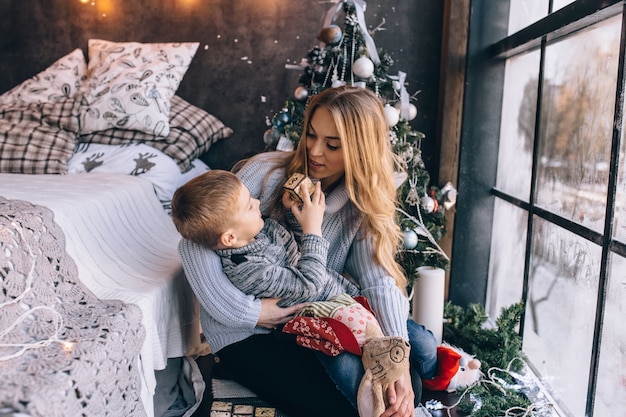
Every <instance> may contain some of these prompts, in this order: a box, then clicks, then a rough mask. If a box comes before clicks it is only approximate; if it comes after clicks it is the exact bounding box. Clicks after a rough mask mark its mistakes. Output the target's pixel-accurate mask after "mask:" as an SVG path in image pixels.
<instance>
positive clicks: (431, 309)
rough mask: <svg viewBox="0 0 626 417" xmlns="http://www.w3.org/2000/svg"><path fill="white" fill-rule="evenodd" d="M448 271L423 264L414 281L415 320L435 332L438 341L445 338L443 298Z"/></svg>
mask: <svg viewBox="0 0 626 417" xmlns="http://www.w3.org/2000/svg"><path fill="white" fill-rule="evenodd" d="M445 284H446V272H445V271H444V270H443V269H441V268H434V267H431V266H421V267H419V268H417V278H416V279H415V282H414V283H413V320H415V322H417V323H419V324H421V325H422V326H424V327H426V328H427V329H428V330H430V331H431V332H433V335H435V338H436V339H437V343H439V344H441V342H442V338H443V304H444V301H443V298H444V292H445Z"/></svg>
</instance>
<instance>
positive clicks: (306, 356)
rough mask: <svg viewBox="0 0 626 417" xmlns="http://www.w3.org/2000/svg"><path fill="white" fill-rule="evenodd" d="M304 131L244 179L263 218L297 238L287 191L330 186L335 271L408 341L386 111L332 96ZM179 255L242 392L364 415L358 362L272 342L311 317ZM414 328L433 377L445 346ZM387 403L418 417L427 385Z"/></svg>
mask: <svg viewBox="0 0 626 417" xmlns="http://www.w3.org/2000/svg"><path fill="white" fill-rule="evenodd" d="M303 126H304V131H303V135H302V139H301V141H300V144H299V146H298V148H297V149H296V150H295V151H294V152H291V153H282V152H271V153H264V154H259V155H256V156H255V157H253V158H251V159H250V160H248V161H245V164H244V165H243V166H242V167H241V168H240V169H239V171H238V173H237V175H238V176H239V177H240V178H241V180H242V181H243V182H244V184H245V185H246V186H247V187H248V189H249V190H250V194H251V195H252V196H253V197H254V198H258V199H259V200H260V201H261V211H262V212H263V214H265V215H269V216H271V217H273V218H275V219H277V220H279V221H280V222H282V223H283V224H285V226H287V227H288V228H289V229H290V230H292V231H293V232H294V233H295V234H296V235H298V233H299V232H300V231H301V230H300V226H299V225H298V222H297V221H296V220H295V218H294V217H293V214H292V213H291V210H290V209H291V206H292V205H293V204H295V203H294V202H293V201H291V200H290V199H289V197H288V194H287V193H284V192H283V191H282V185H283V184H284V182H285V181H286V180H287V178H288V177H289V176H290V175H291V174H293V173H295V172H301V173H305V174H307V175H309V176H310V177H311V178H313V179H317V180H319V181H320V182H321V186H322V190H323V191H324V193H325V194H326V211H325V213H324V222H323V224H322V232H323V235H324V237H325V238H326V239H327V240H328V241H329V242H330V248H329V251H328V253H329V256H328V261H327V267H328V268H331V269H334V270H335V271H337V272H339V273H345V274H347V275H349V276H350V277H351V278H352V279H353V280H354V281H355V282H356V283H357V284H358V285H359V286H360V288H361V294H362V295H364V296H366V297H367V298H368V300H369V302H370V304H371V306H372V308H373V310H374V311H375V313H376V315H377V319H378V320H379V323H380V325H381V327H382V329H383V332H384V333H385V335H387V336H402V337H404V338H405V339H407V340H408V339H409V331H408V329H407V318H408V316H409V303H408V300H407V297H406V291H405V286H406V278H405V276H404V274H403V272H402V269H401V268H400V266H399V265H398V264H397V262H396V261H395V256H396V254H397V251H398V249H399V245H400V242H401V232H400V229H399V227H398V225H397V224H396V221H395V215H396V214H395V208H396V188H395V185H394V181H393V172H394V169H395V168H397V165H396V160H395V155H394V154H393V152H392V151H391V148H390V145H389V140H388V126H387V123H386V119H385V116H384V112H383V108H382V104H381V102H380V99H379V98H378V97H377V96H376V95H375V94H374V93H372V92H371V91H369V90H366V89H362V88H351V87H341V88H337V89H327V90H324V91H323V92H321V93H319V94H317V95H315V96H314V97H313V98H312V99H311V101H310V103H309V104H308V106H307V110H306V112H305V116H304V125H303ZM179 249H180V253H181V256H182V259H183V265H184V268H185V273H186V275H187V279H188V281H189V282H190V284H191V286H192V288H193V290H194V292H195V293H196V295H197V297H198V299H199V301H200V304H201V307H202V311H201V320H202V327H203V331H204V333H205V336H206V338H207V340H208V342H209V344H210V345H211V346H212V348H213V350H214V351H215V352H216V353H217V354H218V356H219V357H220V359H221V361H222V362H223V363H224V365H226V366H227V367H228V368H229V370H231V371H232V372H233V374H234V378H235V379H236V380H237V381H238V382H240V383H241V384H243V385H245V386H247V387H248V388H250V389H252V390H253V391H255V392H256V393H257V394H259V395H260V396H261V397H263V398H266V399H268V400H270V401H272V402H273V403H274V404H275V405H277V406H278V407H279V408H281V409H283V410H284V411H286V412H287V413H290V414H292V415H293V416H294V417H301V416H307V417H309V416H324V417H328V416H334V415H336V416H342V417H345V416H356V415H357V411H356V408H355V403H356V390H357V388H358V384H359V382H360V377H361V376H362V374H363V370H362V365H361V363H360V358H359V357H358V356H355V355H352V354H349V353H343V354H341V355H339V356H336V357H330V356H325V355H323V354H321V353H319V352H315V351H312V350H309V349H306V348H302V347H300V346H297V345H296V344H295V343H294V342H293V340H292V339H288V338H285V337H283V336H282V334H281V332H280V331H275V332H273V331H272V329H275V328H276V327H277V326H280V325H281V324H283V323H285V322H287V321H288V320H289V319H290V318H291V317H292V316H293V315H294V314H295V313H296V311H298V310H299V309H300V308H301V307H302V305H295V306H291V307H287V308H280V307H278V305H277V302H278V299H261V300H260V299H255V298H254V297H252V296H246V295H244V294H243V293H241V292H240V291H238V290H237V289H236V288H235V287H234V286H233V284H232V283H231V282H230V281H229V280H228V279H227V278H226V276H225V275H224V274H223V272H222V271H221V264H220V260H219V259H218V258H217V255H215V254H214V253H212V252H211V251H210V250H209V249H206V248H203V247H200V246H198V245H196V244H193V243H192V242H190V241H187V240H184V239H183V240H182V241H181V244H180V248H179ZM408 322H409V326H411V332H410V333H411V360H412V362H417V363H419V364H421V365H422V369H418V370H417V371H419V372H420V373H421V375H422V376H423V377H429V376H431V375H432V372H434V367H435V362H436V356H435V355H436V353H435V352H436V342H435V339H434V337H433V336H432V334H431V333H430V332H428V331H427V330H426V329H424V328H423V327H421V326H418V325H416V324H415V323H414V322H412V321H410V320H409V321H408ZM412 371H413V370H412ZM340 392H341V393H343V394H344V395H341V394H340ZM387 394H388V398H389V403H390V405H389V407H388V408H387V409H386V410H385V412H384V413H383V415H382V416H383V417H388V416H403V417H408V416H412V415H413V410H414V406H415V400H417V401H418V402H419V396H420V394H421V381H420V378H419V375H417V374H416V373H414V372H413V378H411V374H410V373H409V372H406V374H404V375H403V376H402V377H401V378H400V379H399V380H398V381H397V382H396V383H395V384H394V385H393V386H391V387H390V388H389V390H388V393H387ZM416 396H417V397H418V398H416Z"/></svg>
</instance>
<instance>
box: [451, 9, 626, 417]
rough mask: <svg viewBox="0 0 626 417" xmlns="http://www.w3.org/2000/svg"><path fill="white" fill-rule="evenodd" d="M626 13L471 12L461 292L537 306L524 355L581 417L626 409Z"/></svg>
mask: <svg viewBox="0 0 626 417" xmlns="http://www.w3.org/2000/svg"><path fill="white" fill-rule="evenodd" d="M624 10H625V8H624V2H623V1H607V0H604V1H602V0H578V1H567V0H552V1H548V0H545V1H542V0H526V1H524V0H510V1H502V2H498V3H493V2H491V1H489V0H483V1H479V0H474V1H473V2H472V10H471V14H470V33H469V41H468V61H467V73H466V89H465V99H464V111H463V127H462V133H461V148H460V158H459V183H458V189H459V198H458V201H457V212H456V215H455V226H454V234H455V235H454V247H453V253H452V268H451V282H450V298H451V300H452V301H453V302H455V303H459V304H468V303H472V302H479V303H484V305H485V306H486V309H487V312H488V313H489V315H490V316H491V317H496V316H498V314H499V312H500V310H501V309H502V308H503V307H505V306H508V305H510V304H512V303H515V302H518V301H520V300H522V301H524V303H525V308H526V310H525V316H524V319H523V323H522V329H521V333H522V337H523V350H524V353H525V354H526V355H527V356H528V358H529V362H530V365H531V367H532V368H533V369H534V371H535V372H536V373H537V375H538V376H539V377H540V378H541V379H542V381H543V383H544V384H545V385H546V386H547V387H548V388H549V389H550V391H551V392H552V394H553V396H554V398H555V399H556V400H557V401H558V406H559V408H560V409H561V410H562V412H563V413H564V414H565V415H567V416H581V417H582V416H607V415H615V411H616V410H621V411H620V412H623V410H624V409H625V408H626V365H625V364H626V327H625V326H624V324H623V321H624V320H625V319H626V168H625V167H624V165H625V163H626V161H624V158H626V156H625V154H626V144H625V143H626V141H625V140H624V138H623V131H624V126H623V121H624V117H623V114H624V111H625V108H624V45H625V44H626V40H625V39H624V33H626V30H625V29H624V23H625V22H624V19H625V16H626V13H625V11H624ZM502 22H507V23H506V24H503V23H502Z"/></svg>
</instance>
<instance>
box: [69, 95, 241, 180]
mask: <svg viewBox="0 0 626 417" xmlns="http://www.w3.org/2000/svg"><path fill="white" fill-rule="evenodd" d="M232 134H233V130H232V129H231V128H229V127H227V126H225V125H224V123H222V121H221V120H219V119H218V118H217V117H215V116H213V115H211V114H209V113H207V112H206V111H204V110H202V109H201V108H199V107H196V106H194V105H193V104H190V103H188V102H187V101H185V100H183V99H182V98H180V97H178V96H174V97H172V100H171V108H170V133H169V135H168V136H167V137H166V138H162V137H157V136H154V135H150V134H147V133H145V132H141V131H138V130H126V129H107V130H102V131H99V132H93V133H89V134H85V135H80V137H79V138H78V140H79V142H85V143H101V144H105V145H122V144H126V143H146V144H148V145H150V146H152V147H153V148H156V149H158V150H160V151H161V152H163V153H164V154H166V155H168V156H170V157H171V158H173V159H174V160H175V161H176V163H177V164H178V167H179V168H180V170H181V172H186V171H188V170H189V169H190V168H191V162H192V161H193V160H194V159H196V158H198V157H199V156H200V155H202V154H203V153H205V152H207V151H208V150H209V148H210V147H211V145H213V144H214V143H215V142H217V141H218V140H220V139H225V138H228V137H230V136H231V135H232Z"/></svg>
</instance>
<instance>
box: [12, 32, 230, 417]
mask: <svg viewBox="0 0 626 417" xmlns="http://www.w3.org/2000/svg"><path fill="white" fill-rule="evenodd" d="M197 48H198V43H194V42H187V43H184V42H183V43H180V42H179V43H156V44H151V43H137V42H109V41H105V40H99V39H93V40H90V41H89V44H88V58H89V59H86V57H85V55H84V54H83V52H82V50H81V49H76V50H74V51H72V52H71V53H69V54H67V55H65V56H63V57H61V58H59V59H58V60H57V61H56V62H55V63H54V64H52V65H51V66H50V67H48V68H46V69H45V70H43V71H42V72H40V73H39V74H37V75H35V76H34V77H32V78H31V79H28V80H26V81H24V82H23V83H21V84H20V85H18V86H16V87H15V88H13V89H11V90H9V91H7V92H5V93H4V94H2V95H0V220H2V221H3V222H1V223H0V238H2V239H0V249H1V250H2V252H3V256H2V257H0V261H1V262H2V264H1V265H0V267H1V269H0V284H1V286H0V289H2V291H0V317H4V319H1V318H0V371H1V372H0V373H3V374H6V375H9V376H10V378H4V376H3V381H2V382H0V414H1V413H2V412H3V411H6V412H8V411H11V412H20V413H23V414H26V415H32V416H38V415H46V416H55V415H59V416H61V415H69V414H67V413H68V410H70V409H72V408H67V407H70V406H71V407H75V408H74V409H72V410H74V411H75V412H77V413H79V414H83V415H89V416H93V415H138V416H143V415H147V416H150V417H151V416H153V415H161V411H160V409H159V407H157V410H155V403H154V398H153V396H154V393H155V389H156V387H157V378H156V374H157V373H158V371H160V370H163V369H165V368H166V366H167V364H168V360H169V359H171V358H181V357H185V356H186V355H190V354H198V353H200V352H202V351H203V350H205V349H207V346H206V345H203V344H202V343H201V342H200V326H199V322H198V310H197V304H196V303H195V300H194V299H193V295H192V293H191V291H190V289H189V287H188V286H187V284H186V281H185V279H184V275H183V272H182V267H181V262H180V260H179V257H178V253H177V244H178V241H179V239H180V236H179V235H178V233H177V231H176V229H175V228H174V226H173V223H172V221H171V218H170V216H169V209H170V201H171V197H172V195H173V193H174V191H175V190H176V188H178V187H179V186H180V185H182V184H184V183H185V182H186V181H188V180H189V179H191V178H193V177H194V176H196V175H199V174H201V173H202V172H205V171H206V170H208V169H210V168H209V167H208V166H207V165H206V164H205V163H204V162H203V161H202V159H200V157H201V156H202V155H203V154H206V153H207V152H208V151H209V150H210V148H211V146H212V145H213V144H214V143H216V142H217V141H219V140H223V139H226V138H228V137H229V136H230V135H231V134H232V129H230V128H229V127H227V126H225V125H224V124H223V123H222V122H221V121H220V120H219V119H217V118H216V117H215V116H213V115H212V114H209V113H207V112H206V111H204V110H202V109H200V108H198V107H196V106H194V105H193V104H191V103H189V102H187V101H185V100H183V99H182V98H181V97H178V96H177V95H176V89H177V87H178V85H179V83H180V81H181V79H182V78H183V76H184V74H185V72H186V70H187V68H188V66H189V64H190V62H191V60H192V59H193V56H194V54H195V52H196V50H197ZM27 226H28V227H27ZM34 235H36V236H37V240H33V239H34V238H33V236H34ZM27 240H28V242H29V244H28V245H25V242H26V241H27ZM43 242H45V244H44V243H43ZM31 246H32V248H31ZM25 248H27V249H28V250H26V249H25ZM33 248H34V249H33ZM50 251H52V253H53V254H52V255H47V253H49V252H50ZM33 254H39V255H38V257H35V256H34V255H33ZM65 255H67V256H65ZM30 258H32V259H33V262H32V263H30V264H29V263H28V262H25V261H24V259H26V260H28V259H30ZM35 259H36V262H35V261H34V260H35ZM51 259H56V260H57V261H55V262H57V264H58V262H60V261H58V260H59V259H63V262H64V263H63V265H64V266H61V267H59V266H58V265H57V269H56V271H57V272H54V271H53V272H52V273H50V272H49V268H50V265H49V264H51V263H52V261H50V260H51ZM33 265H37V266H36V267H35V266H33ZM41 265H43V266H41ZM40 266H41V268H45V269H41V270H40ZM31 267H32V268H31ZM29 268H31V269H29ZM46 270H47V271H48V273H44V272H45V271H46ZM59 271H60V272H59ZM68 271H69V272H68ZM73 271H75V273H74V272H73ZM38 274H39V275H38ZM74 274H75V275H76V277H74ZM18 278H19V279H18ZM46 280H47V281H50V282H47V283H46V285H44V287H45V288H44V287H37V288H39V290H37V291H34V290H32V289H29V288H27V287H23V285H22V283H23V282H29V283H30V284H29V285H31V286H33V288H35V287H36V286H37V285H43V284H44V281H46ZM16 282H17V284H16ZM9 284H10V285H9ZM60 288H63V289H64V292H59V291H60ZM67 288H72V290H71V291H69V290H67ZM42 294H47V295H46V296H44V295H42ZM36 295H37V296H36ZM20 297H21V298H20ZM25 300H28V302H26V301H25ZM17 306H21V307H22V308H23V309H27V310H28V309H31V310H29V312H30V311H44V310H40V309H45V311H47V313H46V314H48V313H49V314H55V316H54V317H57V316H59V314H60V316H63V315H65V316H63V317H65V320H64V321H62V324H61V325H60V326H59V328H58V329H56V332H55V333H54V337H53V339H55V340H53V341H57V342H60V343H48V344H39V345H38V343H40V342H42V341H46V340H48V341H49V340H52V339H50V338H51V336H50V335H49V333H46V332H45V331H42V334H39V335H36V334H34V333H33V331H32V328H33V324H32V323H33V322H35V319H36V318H37V317H36V314H35V313H31V314H30V316H29V317H30V318H29V319H27V320H25V321H21V320H22V319H21V318H20V317H22V316H20V315H19V314H21V313H19V314H18V313H17V312H16V311H17V310H18V308H17ZM70 306H73V307H71V308H70ZM86 306H92V307H93V308H96V307H97V308H101V311H106V312H110V313H111V315H110V317H112V318H111V320H113V321H112V322H111V323H117V324H116V325H111V324H110V323H109V325H108V326H107V325H104V324H102V323H100V321H102V320H104V319H103V317H104V316H100V317H97V315H96V316H95V317H93V318H92V319H93V320H94V323H96V324H94V325H93V326H91V327H92V329H99V332H100V333H98V335H96V336H93V331H91V332H90V333H89V336H85V339H84V340H83V339H82V338H81V337H82V336H80V335H81V334H85V335H86V334H87V333H85V332H86V331H87V330H88V329H83V333H80V332H79V333H76V332H77V331H78V330H77V329H76V327H80V326H79V325H78V324H77V323H80V320H78V321H76V317H82V316H81V315H83V314H85V316H84V317H85V320H88V319H89V317H91V316H90V315H93V312H92V311H91V310H89V311H87V310H85V308H86ZM3 310H4V311H3ZM7 312H11V314H8V313H7ZM3 313H5V314H3ZM107 314H108V313H107ZM60 316H59V317H60ZM33 317H34V318H35V319H33ZM106 317H109V316H106ZM43 320H44V321H45V322H51V319H49V318H48V319H46V318H45V317H44V319H43ZM72 323H74V324H73V325H72ZM29 326H30V327H29ZM72 326H73V327H72ZM87 327H88V326H87ZM122 329H123V331H122ZM20 332H21V333H20ZM70 334H71V335H73V338H74V339H72V340H65V339H68V338H69V336H68V335H70ZM60 335H61V336H63V335H64V336H65V339H64V338H63V337H61V336H60ZM113 335H115V337H113ZM91 337H94V338H95V339H94V340H96V341H99V342H98V343H96V342H94V343H93V346H94V347H93V349H91V350H89V351H87V350H85V351H81V349H82V347H81V346H86V345H88V343H87V342H86V341H87V340H88V339H89V338H91ZM24 340H27V343H25V342H24ZM89 340H91V339H89ZM124 340H125V342H124ZM66 342H67V343H66ZM68 343H69V344H68ZM111 343H117V345H115V344H111ZM135 344H136V345H137V348H136V349H135V350H133V349H131V348H130V346H131V345H133V346H134V345H135ZM26 345H27V346H28V347H27V348H26V349H24V346H26ZM44 345H45V346H44ZM57 345H58V346H57ZM42 346H43V347H44V349H40V348H41V347H42ZM51 346H56V350H54V349H53V348H52V347H51ZM103 347H106V348H103ZM50 349H53V350H50ZM121 351H124V352H125V354H126V356H124V355H122V354H121V353H120V352H121ZM42 352H45V354H44V353H42ZM51 352H52V353H51ZM55 352H56V353H55ZM81 352H82V355H83V358H87V357H89V358H93V357H97V358H98V360H96V361H95V362H94V361H92V360H91V359H90V361H87V360H86V359H85V360H84V361H81ZM98 352H99V353H98ZM55 355H56V356H55ZM98 355H100V356H98ZM129 355H130V356H129ZM68 358H73V360H74V362H72V363H73V364H72V365H71V367H72V370H71V371H70V370H68V369H69V368H62V367H61V368H58V367H54V366H53V367H52V368H50V366H49V364H50V363H52V362H54V363H64V362H68V363H69V362H71V361H70V359H68ZM87 362H88V364H87ZM103 363H107V364H108V368H107V367H103ZM55 366H56V365H55ZM68 366H70V365H68ZM189 366H193V365H189ZM3 367H4V368H3ZM44 371H45V372H46V373H47V374H50V375H57V376H58V377H59V378H60V379H58V378H48V379H45V378H44V379H41V378H39V379H41V381H42V382H41V383H37V385H36V386H33V384H29V383H28V381H29V379H28V378H26V376H29V377H32V376H33V375H38V374H37V372H39V373H43V372H44ZM20 373H22V374H21V375H20ZM72 373H74V374H76V373H78V374H80V375H82V379H80V378H78V379H76V378H74V379H72V380H71V389H69V388H68V386H64V385H63V384H66V385H67V384H70V382H68V375H70V374H72ZM191 373H192V374H193V373H194V372H191ZM6 375H5V376H6ZM85 375H87V376H85ZM195 375H196V376H197V375H198V373H197V372H196V373H195ZM112 379H113V380H116V381H118V383H119V384H122V385H123V384H126V385H123V386H122V385H120V386H117V387H110V389H109V391H107V392H108V394H106V398H97V399H96V398H94V396H87V395H84V393H83V392H81V390H84V389H86V388H85V386H86V385H90V386H91V385H98V386H99V387H100V389H101V387H102V386H104V385H106V384H108V385H107V386H109V385H110V381H111V380H112ZM200 379H201V378H200ZM20 381H21V382H20ZM24 381H26V382H24ZM59 381H61V382H59ZM81 381H83V382H81ZM194 382H198V386H200V385H201V380H200V381H194ZM59 383H60V384H61V386H63V387H64V388H62V389H61V388H60V387H59V385H58V384H59ZM55 384H57V385H55ZM81 384H83V386H81ZM194 386H195V385H194ZM198 389H201V387H200V388H198ZM51 392H54V393H56V394H57V395H56V397H55V399H56V398H57V397H61V400H59V401H50V397H49V396H48V395H47V394H50V393H51ZM60 392H63V394H62V395H59V393H60ZM110 392H116V394H115V395H114V396H113V395H112V394H110ZM196 394H198V393H197V392H196ZM200 394H201V393H200ZM98 395H100V394H98ZM63 396H68V398H62V397H63ZM69 397H71V398H69ZM42 401H43V402H42ZM64 404H65V405H64ZM137 404H140V405H137ZM188 411H189V410H188ZM70 414H71V415H79V414H75V413H70Z"/></svg>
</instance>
